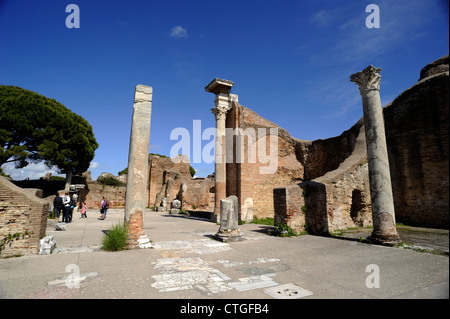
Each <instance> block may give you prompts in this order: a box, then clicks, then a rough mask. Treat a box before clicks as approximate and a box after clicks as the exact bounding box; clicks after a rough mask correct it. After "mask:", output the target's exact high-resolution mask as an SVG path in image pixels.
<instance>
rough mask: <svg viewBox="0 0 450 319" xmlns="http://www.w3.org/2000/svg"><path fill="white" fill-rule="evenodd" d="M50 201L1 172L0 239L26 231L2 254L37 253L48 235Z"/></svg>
mask: <svg viewBox="0 0 450 319" xmlns="http://www.w3.org/2000/svg"><path fill="white" fill-rule="evenodd" d="M48 208H49V204H48V203H47V202H46V201H45V200H42V199H39V198H37V197H36V196H33V195H32V194H30V193H29V192H28V191H26V190H24V189H21V188H20V187H18V186H16V185H14V184H13V183H11V182H10V181H9V180H7V179H6V178H4V177H2V176H0V239H3V238H4V236H5V235H8V234H11V235H12V234H15V233H24V232H25V231H27V232H28V233H29V236H25V238H20V239H18V240H14V241H13V242H12V243H10V244H8V245H6V247H5V248H4V249H3V250H2V251H1V253H0V256H1V257H7V256H14V255H36V254H38V252H39V240H40V239H41V238H42V237H44V236H45V229H46V227H47V217H48Z"/></svg>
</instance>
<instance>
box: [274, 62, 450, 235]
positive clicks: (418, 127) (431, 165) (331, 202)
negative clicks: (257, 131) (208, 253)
mask: <svg viewBox="0 0 450 319" xmlns="http://www.w3.org/2000/svg"><path fill="white" fill-rule="evenodd" d="M448 69H449V68H448V56H446V57H443V58H441V59H438V60H436V61H434V62H432V63H430V64H429V65H427V66H426V67H424V68H423V69H422V71H421V77H420V79H419V82H418V83H417V84H415V85H414V86H413V87H411V88H410V89H408V90H406V91H405V92H403V93H402V94H400V95H399V96H398V97H397V98H396V99H395V100H394V101H393V102H392V103H390V104H389V105H387V106H386V107H385V108H384V109H383V114H384V121H385V129H386V140H387V147H388V153H389V162H390V169H391V179H392V187H393V195H394V205H395V213H396V220H397V222H402V223H405V224H408V225H416V226H426V227H436V228H448V227H449V215H448V211H449V205H448V202H449V188H448V185H449V183H448V177H449V162H448V137H449V136H448V123H449V94H448V92H449V72H448ZM363 129H364V128H363V126H362V119H361V120H360V121H359V122H358V123H357V124H355V125H354V126H353V127H352V128H351V129H350V130H349V131H346V132H344V133H343V134H342V135H341V136H340V137H338V138H331V139H327V140H320V141H313V142H312V144H311V147H310V148H308V149H307V152H306V158H307V160H306V161H305V176H304V179H305V180H308V179H309V178H311V177H314V179H313V180H311V181H306V182H304V183H299V184H294V185H289V186H283V187H281V188H275V189H274V191H273V196H274V198H273V200H274V212H275V221H276V222H283V223H286V224H287V225H288V226H291V227H292V228H293V229H294V230H296V231H302V230H304V229H305V226H307V227H308V231H310V232H311V233H316V234H321V233H327V232H329V231H331V230H334V229H339V228H348V227H352V226H366V225H370V224H371V222H372V220H371V208H370V189H369V181H368V172H367V164H366V160H365V159H364V158H363V156H362V155H364V156H365V148H363V147H362V136H363ZM364 144H365V141H364ZM336 166H337V168H336ZM330 168H335V169H334V170H331V171H330ZM321 174H323V175H321ZM299 207H300V208H301V207H303V208H304V209H303V210H302V209H299ZM302 222H303V223H304V224H303V225H302Z"/></svg>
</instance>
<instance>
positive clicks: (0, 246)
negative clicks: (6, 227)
mask: <svg viewBox="0 0 450 319" xmlns="http://www.w3.org/2000/svg"><path fill="white" fill-rule="evenodd" d="M29 235H30V233H29V232H28V230H25V231H24V232H22V233H14V234H8V235H4V236H3V238H2V239H1V240H0V253H1V251H2V250H3V249H4V248H5V246H6V245H7V244H9V243H11V242H12V241H13V240H17V239H20V237H22V239H24V238H25V236H29Z"/></svg>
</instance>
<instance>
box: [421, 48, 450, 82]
mask: <svg viewBox="0 0 450 319" xmlns="http://www.w3.org/2000/svg"><path fill="white" fill-rule="evenodd" d="M448 65H449V56H448V54H447V55H445V56H443V57H442V58H439V59H437V60H436V61H433V62H431V63H429V64H427V65H426V66H424V67H423V69H422V70H421V71H420V78H419V81H421V80H423V79H425V78H427V77H430V76H433V75H436V74H440V73H444V72H448V71H449V67H448Z"/></svg>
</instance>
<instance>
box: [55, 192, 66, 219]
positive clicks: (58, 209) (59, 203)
mask: <svg viewBox="0 0 450 319" xmlns="http://www.w3.org/2000/svg"><path fill="white" fill-rule="evenodd" d="M63 209H64V205H63V200H62V198H61V197H60V196H59V193H56V197H55V199H54V200H53V213H54V215H55V216H54V217H55V219H57V220H58V221H59V215H60V213H62V214H64V211H63Z"/></svg>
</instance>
